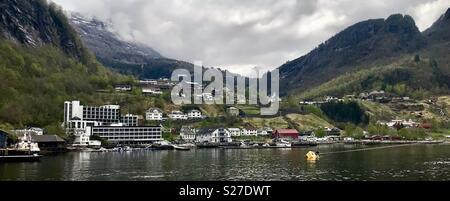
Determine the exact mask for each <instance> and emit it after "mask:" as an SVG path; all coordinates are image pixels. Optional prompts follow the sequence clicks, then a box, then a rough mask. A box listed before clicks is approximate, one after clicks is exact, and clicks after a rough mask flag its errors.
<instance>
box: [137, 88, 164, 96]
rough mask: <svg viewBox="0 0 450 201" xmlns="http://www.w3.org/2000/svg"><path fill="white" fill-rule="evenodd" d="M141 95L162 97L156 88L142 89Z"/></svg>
mask: <svg viewBox="0 0 450 201" xmlns="http://www.w3.org/2000/svg"><path fill="white" fill-rule="evenodd" d="M142 93H143V94H144V95H162V94H163V92H162V91H161V90H160V89H157V88H143V89H142Z"/></svg>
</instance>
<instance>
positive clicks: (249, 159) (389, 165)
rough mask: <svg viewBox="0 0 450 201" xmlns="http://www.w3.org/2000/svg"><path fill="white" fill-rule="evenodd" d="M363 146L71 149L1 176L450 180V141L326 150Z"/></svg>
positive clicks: (1, 170)
mask: <svg viewBox="0 0 450 201" xmlns="http://www.w3.org/2000/svg"><path fill="white" fill-rule="evenodd" d="M356 148H362V147H355V146H353V145H351V146H350V145H330V146H321V147H318V148H309V149H261V150H256V149H255V150H224V149H205V150H202V149H200V150H192V151H188V152H185V151H134V152H130V153H88V152H85V153H68V154H62V155H56V156H46V157H44V158H42V160H41V162H37V163H4V164H2V163H0V180H32V181H34V180H52V181H59V180H64V181H66V180H69V181H71V180H76V181H85V180H88V181H91V180H94V181H98V180H99V181H104V180H114V181H115V180H119V181H128V180H132V181H134V180H146V181H160V180H169V181H186V180H187V181H190V180H201V181H209V180H232V181H234V180H238V181H241V180H257V181H268V180H277V181H278V180H283V181H284V180H294V181H299V180H300V181H304V180H314V181H321V180H325V181H329V180H332V181H334V180H339V181H342V180H389V181H390V180H450V145H417V146H407V147H396V148H388V149H380V150H371V151H364V152H350V153H337V154H330V155H324V156H323V157H322V158H321V159H320V160H319V161H317V162H307V161H306V160H305V154H306V153H307V152H308V151H309V150H311V149H312V150H314V151H320V152H321V153H326V152H335V151H342V150H351V149H356Z"/></svg>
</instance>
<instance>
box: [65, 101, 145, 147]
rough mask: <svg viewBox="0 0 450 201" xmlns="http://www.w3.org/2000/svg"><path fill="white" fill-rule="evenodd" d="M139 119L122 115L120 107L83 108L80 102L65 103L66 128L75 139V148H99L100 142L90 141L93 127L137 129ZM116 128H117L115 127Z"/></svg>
mask: <svg viewBox="0 0 450 201" xmlns="http://www.w3.org/2000/svg"><path fill="white" fill-rule="evenodd" d="M138 121H139V117H138V116H136V115H131V114H128V115H125V116H121V115H120V106H118V105H105V106H100V107H93V106H83V105H81V104H80V101H72V102H70V101H67V102H65V103H64V123H63V125H64V127H65V128H66V133H67V134H68V135H73V136H74V137H75V139H74V142H73V145H74V146H98V145H99V144H100V142H99V141H93V140H90V137H91V136H92V132H91V130H90V129H91V128H93V127H100V126H103V127H111V126H112V125H121V127H123V128H130V127H137V126H138V125H139V123H138ZM115 128H116V127H115Z"/></svg>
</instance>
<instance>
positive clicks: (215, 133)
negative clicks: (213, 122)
mask: <svg viewBox="0 0 450 201" xmlns="http://www.w3.org/2000/svg"><path fill="white" fill-rule="evenodd" d="M195 141H196V142H200V143H204V142H207V143H229V142H233V139H231V133H230V131H229V130H228V129H225V128H217V129H215V128H204V129H200V130H199V131H198V132H197V135H196V139H195Z"/></svg>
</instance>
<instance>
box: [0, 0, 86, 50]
mask: <svg viewBox="0 0 450 201" xmlns="http://www.w3.org/2000/svg"><path fill="white" fill-rule="evenodd" d="M0 10H1V11H2V12H0V36H1V37H3V38H6V39H8V40H12V41H15V42H16V43H20V44H23V45H26V46H30V47H37V46H41V45H45V44H51V45H54V46H57V47H58V48H61V49H62V50H63V51H64V52H65V53H67V54H68V55H70V56H72V57H75V58H77V59H82V58H83V57H85V56H86V54H87V52H86V50H85V49H84V48H83V45H82V43H81V40H79V38H78V35H77V33H76V32H75V31H74V30H73V28H72V27H71V26H70V24H69V22H68V20H67V18H66V17H65V15H64V13H63V12H62V11H61V9H60V8H58V7H57V6H56V5H55V4H48V3H47V1H45V0H0Z"/></svg>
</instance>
